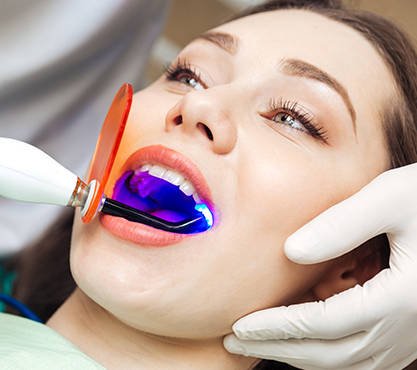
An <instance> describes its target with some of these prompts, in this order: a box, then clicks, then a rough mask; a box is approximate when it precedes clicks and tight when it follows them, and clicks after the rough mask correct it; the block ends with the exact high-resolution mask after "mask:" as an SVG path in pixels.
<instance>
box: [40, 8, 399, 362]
mask: <svg viewBox="0 0 417 370" xmlns="http://www.w3.org/2000/svg"><path fill="white" fill-rule="evenodd" d="M254 30H256V32H254ZM216 31H221V32H226V33H229V34H232V35H235V36H237V37H238V38H239V40H240V47H239V49H238V50H237V51H236V52H233V53H230V52H228V51H226V50H224V49H223V48H221V47H219V46H218V45H216V44H215V43H213V42H211V41H207V40H201V39H199V40H196V41H194V42H192V43H191V44H190V45H189V46H187V47H186V48H185V49H184V50H183V51H182V52H181V53H180V58H181V59H182V60H187V62H188V63H189V64H190V65H191V69H192V70H193V71H195V72H196V73H197V75H198V76H199V78H200V79H199V85H197V86H191V85H190V84H188V83H184V82H186V80H185V79H182V80H181V81H168V80H167V79H166V78H165V77H162V78H161V79H159V80H158V81H156V82H155V83H154V84H152V85H151V86H150V87H148V88H147V89H145V90H142V91H140V92H138V93H136V94H135V96H134V101H133V106H132V110H131V113H130V116H129V121H128V125H127V131H126V134H125V136H124V138H123V141H122V144H121V149H120V151H119V154H118V158H117V160H116V163H115V167H114V171H113V173H112V176H111V178H110V187H109V189H108V191H107V192H108V193H109V192H111V187H112V185H113V184H114V182H115V181H116V180H117V178H118V177H119V176H120V175H121V167H122V166H123V164H124V163H125V162H126V160H127V159H128V158H129V157H130V155H131V154H132V153H134V152H135V151H136V150H138V149H139V148H141V147H145V146H149V145H155V144H162V145H164V146H166V147H168V148H171V149H173V150H175V151H177V152H179V153H181V154H183V155H185V156H186V157H188V158H189V159H190V160H191V161H192V162H193V163H195V164H196V165H197V166H198V168H199V169H200V171H201V172H202V174H203V176H204V178H205V180H206V181H207V183H208V185H209V188H210V190H211V193H212V197H213V202H214V213H215V220H216V222H215V225H214V227H213V228H212V229H211V230H210V231H209V232H206V233H203V234H199V235H196V236H193V237H191V238H188V239H185V240H183V241H181V242H180V243H177V244H175V245H170V246H168V247H162V248H156V247H148V246H142V245H138V244H135V243H132V242H129V241H126V240H123V239H121V238H119V237H117V236H115V235H113V234H112V233H110V232H109V231H108V230H106V229H105V228H103V226H102V225H101V224H100V222H99V221H98V219H97V218H96V219H94V220H93V221H92V222H91V223H89V224H87V225H85V224H82V223H81V222H80V218H79V216H76V219H75V226H74V232H73V240H72V250H71V267H72V272H73V275H74V278H75V280H76V282H77V284H78V286H79V288H78V289H77V290H76V292H75V293H74V294H73V295H72V296H71V297H70V298H69V300H68V301H67V302H66V303H65V304H64V305H63V306H62V307H61V308H60V309H59V310H58V311H57V313H56V314H55V315H54V316H53V317H52V319H51V320H50V321H49V322H48V325H50V326H51V327H52V328H54V329H55V330H57V331H58V332H60V333H61V334H63V335H64V336H66V337H67V338H68V339H70V340H71V341H72V342H73V343H75V344H76V345H78V346H79V347H80V348H81V349H82V350H83V351H84V352H86V353H87V354H88V355H90V356H91V357H93V358H94V359H96V360H97V361H99V362H100V363H101V364H103V365H104V366H105V367H106V368H108V369H116V368H117V369H120V368H124V369H130V368H135V369H142V368H144V369H145V368H146V369H149V368H157V369H175V368H181V369H188V368H198V369H223V368H224V369H247V368H249V367H250V366H251V364H252V363H253V362H254V361H255V359H251V358H241V357H239V356H236V355H232V354H229V353H227V352H226V351H225V350H224V348H223V346H222V338H223V337H224V336H225V335H226V334H227V333H230V332H231V326H232V324H233V323H234V322H235V321H236V320H237V319H239V318H240V317H242V316H244V315H246V314H249V313H251V312H253V311H256V310H259V309H263V308H269V307H273V306H276V305H285V304H290V303H297V302H304V301H309V300H315V299H325V298H327V296H329V295H331V294H334V293H336V292H338V291H341V290H344V289H347V288H349V287H350V286H353V285H355V284H356V283H357V281H356V280H355V279H346V278H342V277H341V276H342V275H343V273H344V272H346V271H348V270H349V269H351V267H352V266H351V265H350V264H348V263H342V262H343V260H339V261H336V262H330V263H323V264H319V265H312V266H301V265H296V264H295V263H293V262H291V261H289V260H288V259H287V258H286V256H285V254H284V252H283V245H284V241H285V240H286V238H287V237H288V236H289V235H290V234H292V233H293V232H294V231H295V230H297V229H298V228H299V227H300V226H302V225H303V224H305V223H306V222H308V221H309V220H311V219H312V218H314V217H315V216H316V215H318V214H319V213H321V212H322V211H324V210H325V209H327V208H329V207H330V206H332V205H334V204H336V203H338V202H339V201H341V200H343V199H345V198H347V197H349V196H350V195H352V194H354V193H355V192H357V191H358V190H359V189H361V188H362V187H363V186H364V185H366V184H367V183H368V182H369V181H371V180H372V179H373V178H374V177H376V176H377V175H378V174H380V173H381V172H383V171H384V170H386V169H387V167H388V157H387V151H386V148H385V145H384V140H383V135H382V130H381V123H380V119H379V111H380V109H381V107H382V102H383V101H384V99H386V98H387V96H389V95H390V94H392V93H393V91H392V87H390V86H394V84H393V83H392V77H391V75H390V73H389V71H388V70H387V68H386V67H385V65H384V63H383V61H382V59H381V58H380V57H379V55H378V54H377V52H376V51H375V50H374V49H373V47H372V46H371V45H370V44H369V43H368V42H367V41H366V40H365V39H364V38H363V37H362V36H361V35H359V34H358V33H357V32H356V31H354V30H352V29H350V28H349V27H347V26H345V25H342V24H340V23H337V22H335V21H332V20H329V19H327V18H324V17H322V16H320V15H317V14H313V13H310V12H305V11H300V10H286V11H274V12H270V13H262V14H257V15H253V16H250V17H246V18H243V19H240V20H237V21H234V22H231V23H228V24H225V25H222V26H221V27H219V28H217V29H216ZM358 55H360V56H361V57H360V58H358ZM283 58H295V59H301V60H303V61H306V62H308V63H311V64H313V65H315V66H317V67H319V68H320V69H321V70H323V71H325V72H326V73H328V74H330V75H331V76H333V77H334V78H335V79H336V80H338V81H339V82H340V84H341V85H343V86H344V87H345V89H346V90H347V92H348V94H349V98H350V100H351V102H352V106H353V108H354V110H355V113H356V122H355V124H356V130H355V129H354V126H353V123H352V118H351V115H350V113H349V111H348V109H347V107H346V104H345V102H344V101H343V99H342V97H341V96H340V94H338V93H337V92H336V91H335V90H334V89H332V88H330V87H329V86H328V85H326V84H324V83H322V82H319V81H317V80H314V79H311V78H304V77H296V76H289V75H287V74H285V73H282V72H280V71H279V70H278V65H279V63H280V61H282V59H283ZM180 77H183V76H182V75H181V76H180ZM364 81H366V83H364ZM196 87H197V88H196ZM199 87H204V89H203V90H199V89H198V88H199ZM271 99H276V100H279V99H282V100H284V101H287V100H288V101H291V102H298V104H299V106H300V107H302V108H303V110H304V111H307V112H309V115H311V116H314V117H315V118H314V121H315V122H316V123H317V124H318V125H319V126H321V127H323V130H325V131H326V137H327V140H326V142H323V141H322V140H320V139H318V138H316V137H313V136H312V135H309V134H308V133H307V132H305V131H301V130H299V129H296V128H293V127H289V126H288V125H284V124H283V123H276V122H274V121H273V118H274V116H275V115H276V114H277V113H280V112H282V110H281V111H280V110H278V112H274V113H270V112H269V113H268V107H269V104H270V100H271ZM179 117H181V119H182V123H181V124H178V122H179ZM203 125H206V126H207V127H208V128H209V129H210V131H211V133H212V135H213V140H210V139H209V137H208V136H207V133H206V131H205V129H204V126H203ZM340 261H342V262H340ZM345 275H346V274H345ZM345 275H343V276H345ZM329 277H331V278H329Z"/></svg>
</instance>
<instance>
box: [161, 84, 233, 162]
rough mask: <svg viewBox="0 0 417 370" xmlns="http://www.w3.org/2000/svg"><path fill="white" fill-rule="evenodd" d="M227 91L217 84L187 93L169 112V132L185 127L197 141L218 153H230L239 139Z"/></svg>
mask: <svg viewBox="0 0 417 370" xmlns="http://www.w3.org/2000/svg"><path fill="white" fill-rule="evenodd" d="M228 100H229V99H227V96H226V94H225V93H224V91H223V92H221V91H220V89H218V88H216V87H214V88H210V89H207V90H202V91H193V92H191V93H188V94H186V95H185V96H184V97H183V98H182V99H181V100H180V101H179V102H177V104H176V105H175V106H173V107H172V108H171V109H170V110H169V111H168V113H167V115H166V118H165V124H166V128H167V131H168V132H170V131H174V130H182V131H183V133H185V134H187V135H190V136H192V137H193V138H194V139H195V140H201V141H202V142H205V143H206V145H210V146H211V148H212V150H213V152H214V153H216V154H228V153H230V152H231V151H232V150H233V149H234V147H235V145H236V140H237V128H236V126H235V125H234V124H233V122H232V120H231V119H232V114H231V113H232V106H231V105H230V104H228Z"/></svg>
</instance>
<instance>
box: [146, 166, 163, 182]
mask: <svg viewBox="0 0 417 370" xmlns="http://www.w3.org/2000/svg"><path fill="white" fill-rule="evenodd" d="M165 171H166V169H165V168H163V167H159V166H157V165H154V166H152V167H151V169H150V170H149V174H150V175H152V176H154V177H158V178H160V179H161V178H162V176H163V174H164V173H165Z"/></svg>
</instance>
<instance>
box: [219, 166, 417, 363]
mask: <svg viewBox="0 0 417 370" xmlns="http://www.w3.org/2000/svg"><path fill="white" fill-rule="evenodd" d="M384 232H385V233H387V235H388V238H389V241H390V245H391V256H390V268H389V269H385V270H383V271H381V272H380V273H379V274H378V275H376V276H375V277H374V278H373V279H372V280H370V281H368V282H366V283H365V284H364V286H363V287H361V286H356V287H355V288H352V289H350V290H348V291H345V292H342V293H340V294H338V295H336V296H333V297H331V298H329V299H327V300H326V301H325V302H314V303H306V304H299V305H294V306H289V307H279V308H272V309H268V310H264V311H259V312H255V313H253V314H251V315H248V316H246V317H244V318H242V319H240V320H239V321H237V322H236V323H235V324H234V326H233V331H234V332H235V334H236V335H234V334H232V335H230V336H228V337H226V338H225V341H224V345H225V347H226V349H227V350H228V351H230V352H233V353H237V354H243V355H247V356H254V357H261V358H265V359H273V360H277V361H282V362H286V363H289V364H291V365H293V366H295V367H298V368H301V369H312V370H313V369H355V370H361V369H363V370H365V369H366V370H371V369H392V370H399V369H403V368H404V367H405V366H406V365H408V364H409V363H411V362H412V361H413V360H414V359H416V358H417V164H413V165H409V166H406V167H402V168H399V169H395V170H391V171H388V172H385V173H383V174H382V175H380V176H379V177H377V178H376V179H375V180H374V181H372V182H371V183H370V184H368V185H367V186H366V187H364V188H363V189H362V190H361V191H360V192H358V193H357V194H355V195H354V196H352V197H351V198H349V199H347V200H345V201H344V202H342V203H340V204H338V205H336V206H334V207H332V208H330V209H329V210H327V211H326V212H324V213H323V214H322V215H320V216H318V217H317V218H316V219H314V220H313V221H311V222H310V223H308V224H307V225H305V226H304V227H302V228H301V229H300V230H298V231H297V232H296V233H294V234H293V235H291V236H290V237H289V238H288V240H287V241H286V243H285V252H286V254H287V256H288V257H289V258H290V259H292V260H293V261H295V262H298V263H303V264H310V263H316V262H321V261H325V260H328V259H331V258H334V257H337V256H340V255H342V254H344V253H346V252H348V251H350V250H352V249H353V248H355V247H357V246H358V245H360V244H362V243H363V242H364V241H366V240H368V239H370V238H371V237H373V236H375V235H378V234H381V233H384ZM238 338H239V339H238ZM284 339H286V340H284Z"/></svg>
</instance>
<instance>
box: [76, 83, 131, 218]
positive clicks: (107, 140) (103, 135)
mask: <svg viewBox="0 0 417 370" xmlns="http://www.w3.org/2000/svg"><path fill="white" fill-rule="evenodd" d="M132 98H133V89H132V86H131V85H130V84H127V83H125V84H124V85H123V86H122V87H121V88H120V89H119V91H118V92H117V94H116V96H115V98H114V99H113V102H112V104H111V106H110V109H109V111H108V113H107V116H106V119H105V120H104V123H103V126H102V128H101V131H100V135H99V137H98V141H97V145H96V149H95V151H94V155H93V160H92V162H91V168H90V173H89V175H88V181H87V183H90V182H91V181H92V180H96V181H98V183H99V184H100V185H99V186H98V189H96V191H95V194H94V195H93V199H92V201H91V202H90V205H89V207H88V209H87V211H86V213H85V215H84V216H82V220H83V222H85V223H88V222H90V221H91V220H92V219H93V218H94V216H95V215H96V213H97V212H98V209H99V207H100V205H101V200H102V198H103V194H104V188H105V187H106V184H107V180H108V178H109V175H110V171H111V169H112V167H113V163H114V160H115V158H116V154H117V151H118V150H119V146H120V141H121V140H122V136H123V132H124V130H125V127H126V122H127V118H128V117H129V112H130V108H131V106H132Z"/></svg>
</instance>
